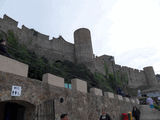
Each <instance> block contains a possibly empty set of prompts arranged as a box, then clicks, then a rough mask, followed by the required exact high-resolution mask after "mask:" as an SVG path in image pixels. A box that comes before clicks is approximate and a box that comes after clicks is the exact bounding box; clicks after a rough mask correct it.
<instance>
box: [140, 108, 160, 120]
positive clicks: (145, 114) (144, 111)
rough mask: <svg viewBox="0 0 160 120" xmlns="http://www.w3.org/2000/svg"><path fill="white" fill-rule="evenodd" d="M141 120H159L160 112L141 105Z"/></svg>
mask: <svg viewBox="0 0 160 120" xmlns="http://www.w3.org/2000/svg"><path fill="white" fill-rule="evenodd" d="M140 110H141V120H160V111H158V110H156V109H151V108H150V107H149V105H141V109H140Z"/></svg>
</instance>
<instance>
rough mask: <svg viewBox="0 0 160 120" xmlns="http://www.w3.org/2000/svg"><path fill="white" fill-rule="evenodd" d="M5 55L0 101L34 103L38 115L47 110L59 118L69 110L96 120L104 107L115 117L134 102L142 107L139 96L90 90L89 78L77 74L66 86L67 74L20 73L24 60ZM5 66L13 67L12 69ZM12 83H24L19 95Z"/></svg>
mask: <svg viewBox="0 0 160 120" xmlns="http://www.w3.org/2000/svg"><path fill="white" fill-rule="evenodd" d="M1 58H3V56H0V64H1V63H3V62H5V61H4V60H2V59H1ZM4 59H5V60H6V59H8V60H7V61H8V63H9V64H4V67H2V68H1V69H0V76H1V77H0V93H1V94H0V103H4V102H7V101H11V102H13V103H14V102H15V103H18V104H21V103H22V102H23V103H25V105H26V103H27V104H30V105H32V106H34V109H35V111H34V109H33V111H32V112H33V114H35V115H36V117H38V118H41V117H42V116H43V115H45V114H47V115H55V116H54V117H55V118H56V119H59V117H60V115H61V114H62V113H68V115H69V117H70V118H71V119H80V120H97V119H99V116H100V114H101V112H102V110H105V111H106V112H107V113H108V114H110V116H111V118H112V119H114V120H119V119H120V118H121V113H124V112H126V113H127V112H129V111H131V110H132V107H133V106H134V105H136V106H138V107H139V101H138V99H136V98H126V97H122V96H120V95H116V94H114V93H112V92H104V91H102V90H101V89H98V88H91V89H90V92H88V91H87V82H86V81H84V80H80V79H77V78H76V79H72V80H71V85H72V89H69V88H65V87H64V78H61V77H58V76H55V75H53V74H50V73H46V74H44V75H43V78H42V81H39V80H35V79H31V78H28V77H27V76H23V75H21V74H22V73H21V71H22V70H19V69H18V66H21V65H22V66H21V69H23V67H25V65H24V64H23V63H20V62H18V61H15V60H14V62H13V60H12V59H10V58H6V57H4ZM15 63H16V64H15ZM5 68H13V69H14V70H13V69H12V72H10V73H9V71H6V69H5ZM13 71H16V72H14V73H13ZM26 72H28V71H27V70H26ZM13 85H14V86H19V87H21V89H22V91H21V94H20V95H19V96H11V91H12V86H13ZM0 105H1V104H0ZM53 109H54V110H53ZM48 111H49V112H48ZM34 112H35V113H34ZM28 117H32V116H28ZM44 117H46V116H44Z"/></svg>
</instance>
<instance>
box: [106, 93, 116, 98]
mask: <svg viewBox="0 0 160 120" xmlns="http://www.w3.org/2000/svg"><path fill="white" fill-rule="evenodd" d="M104 96H107V97H108V98H114V93H112V92H104Z"/></svg>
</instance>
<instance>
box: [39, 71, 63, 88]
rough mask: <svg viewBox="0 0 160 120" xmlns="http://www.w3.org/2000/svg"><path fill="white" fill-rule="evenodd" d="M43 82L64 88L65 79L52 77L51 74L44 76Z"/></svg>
mask: <svg viewBox="0 0 160 120" xmlns="http://www.w3.org/2000/svg"><path fill="white" fill-rule="evenodd" d="M42 80H43V82H47V83H48V84H50V85H54V86H57V87H64V78H61V77H58V76H55V75H52V74H50V73H46V74H44V75H43V78H42Z"/></svg>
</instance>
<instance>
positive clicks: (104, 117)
mask: <svg viewBox="0 0 160 120" xmlns="http://www.w3.org/2000/svg"><path fill="white" fill-rule="evenodd" d="M99 120H111V117H110V116H109V114H107V113H106V112H104V111H103V112H102V115H101V116H100V118H99Z"/></svg>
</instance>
